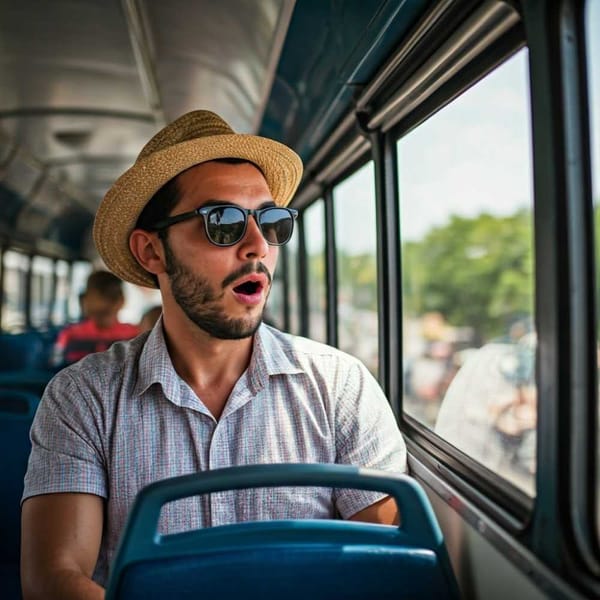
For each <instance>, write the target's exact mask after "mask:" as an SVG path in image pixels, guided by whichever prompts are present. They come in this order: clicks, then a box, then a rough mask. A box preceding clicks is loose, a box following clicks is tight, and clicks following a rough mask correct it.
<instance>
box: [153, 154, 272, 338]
mask: <svg viewBox="0 0 600 600" xmlns="http://www.w3.org/2000/svg"><path fill="white" fill-rule="evenodd" d="M177 183H178V187H179V191H180V196H181V197H180V200H179V202H178V204H177V206H176V207H175V209H174V210H173V211H172V212H171V215H177V214H180V213H184V212H187V211H191V210H193V209H195V208H198V207H200V206H205V205H207V204H212V203H214V202H215V201H218V202H219V203H224V204H233V205H237V206H240V207H242V208H254V209H256V208H261V207H263V206H265V205H269V204H272V198H271V193H270V191H269V188H268V186H267V183H266V181H265V179H264V177H263V175H262V174H261V172H260V171H259V170H258V169H257V168H256V167H254V166H252V165H250V164H247V163H243V164H226V163H217V162H209V163H204V164H201V165H198V166H196V167H193V168H191V169H189V170H188V171H186V172H184V173H182V174H181V175H180V176H179V177H178V179H177ZM202 219H203V218H202V217H197V218H193V219H190V220H188V221H184V222H181V223H177V224H176V225H173V226H171V227H170V228H169V230H168V234H167V239H166V240H165V241H164V248H165V260H166V270H167V276H168V279H169V286H170V291H171V294H172V296H173V298H174V300H175V302H176V303H177V304H178V305H179V306H180V308H181V309H182V310H183V312H184V313H185V314H186V316H187V317H188V318H189V319H190V320H191V321H192V322H193V323H195V324H196V325H197V326H198V327H199V328H201V329H203V330H204V331H206V332H207V333H209V334H210V335H212V336H213V337H216V338H219V339H241V338H246V337H249V336H251V335H252V334H253V333H254V332H255V331H256V329H257V328H258V326H259V325H260V323H261V320H262V314H263V310H264V307H265V303H266V300H267V297H268V295H269V291H270V286H271V277H272V274H273V271H274V269H275V265H276V262H277V256H278V248H277V247H276V246H269V245H268V244H267V242H266V241H265V239H264V237H263V236H262V234H261V232H260V229H259V227H258V224H257V223H256V221H255V219H254V218H253V217H249V218H248V224H247V228H246V232H245V234H244V236H243V238H242V239H241V240H240V241H239V242H238V243H237V244H235V245H233V246H227V247H219V246H215V245H214V244H212V243H211V242H210V241H209V240H208V238H207V236H206V231H205V228H204V223H203V220H202Z"/></svg>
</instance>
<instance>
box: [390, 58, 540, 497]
mask: <svg viewBox="0 0 600 600" xmlns="http://www.w3.org/2000/svg"><path fill="white" fill-rule="evenodd" d="M527 59H528V54H527V51H526V50H521V51H520V52H519V53H518V54H516V55H515V56H513V57H512V58H511V59H509V60H508V61H506V62H505V63H504V64H503V65H502V66H500V67H499V68H497V69H496V70H495V71H494V72H492V73H491V74H490V75H488V76H487V77H486V78H484V79H483V80H481V81H480V82H479V83H477V84H476V85H475V86H473V87H472V88H470V89H469V90H467V91H466V92H465V93H464V94H462V95H461V96H460V97H458V98H457V99H456V100H454V101H453V102H452V103H450V104H449V105H448V106H446V107H445V108H443V109H442V110H441V111H439V112H438V113H437V114H436V115H434V116H433V117H431V118H430V119H429V120H428V121H426V122H425V123H424V124H422V125H421V126H419V127H417V128H416V129H414V130H413V131H412V132H410V133H409V134H408V135H407V136H406V137H404V138H402V139H400V140H399V143H398V166H399V186H400V189H399V191H400V201H401V211H400V213H401V232H402V273H403V292H402V295H403V302H402V305H403V331H404V334H403V348H404V352H403V372H404V404H403V406H404V411H405V413H406V414H407V415H409V416H410V417H412V418H414V419H416V420H418V421H419V422H421V423H422V424H423V425H425V426H427V427H429V428H431V429H433V430H434V431H435V432H436V433H437V434H439V435H440V436H442V437H443V438H444V439H445V440H447V441H448V442H450V443H451V444H453V445H454V446H456V447H457V448H459V449H460V450H462V451H463V452H465V453H466V454H468V455H469V456H471V457H472V458H473V459H475V460H477V461H479V462H480V463H482V464H483V465H484V466H486V467H488V468H489V469H491V470H493V471H494V472H495V473H497V474H499V475H501V476H502V477H504V478H506V479H507V480H509V481H511V482H512V483H513V484H514V485H516V486H517V487H519V488H520V489H522V490H523V491H525V492H526V493H528V494H530V495H533V494H534V472H535V464H536V463H535V461H536V458H535V437H536V415H537V410H536V402H537V393H536V383H535V345H536V335H535V330H534V314H533V303H534V278H533V277H534V269H533V219H532V209H533V190H532V179H533V177H532V165H531V139H530V129H531V127H530V115H529V88H528V85H529V84H528V81H529V80H528V67H527Z"/></svg>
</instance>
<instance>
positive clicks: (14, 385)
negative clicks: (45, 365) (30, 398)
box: [0, 369, 56, 398]
mask: <svg viewBox="0 0 600 600" xmlns="http://www.w3.org/2000/svg"><path fill="white" fill-rule="evenodd" d="M55 374H56V372H55V371H53V370H50V369H21V370H20V371H11V372H8V371H0V388H3V389H7V390H8V389H11V390H21V391H24V392H29V393H31V394H33V395H35V396H38V397H40V398H41V397H42V396H43V394H44V390H45V389H46V386H47V385H48V382H49V381H50V380H51V379H52V377H54V375H55Z"/></svg>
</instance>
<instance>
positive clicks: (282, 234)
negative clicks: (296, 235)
mask: <svg viewBox="0 0 600 600" xmlns="http://www.w3.org/2000/svg"><path fill="white" fill-rule="evenodd" d="M260 230H261V231H262V234H263V236H264V238H265V240H267V243H269V244H271V245H274V246H279V245H281V244H285V243H286V242H287V241H289V239H290V238H291V237H292V232H293V231H294V219H293V218H292V215H291V214H290V213H289V212H288V211H287V210H285V208H276V207H274V208H267V209H266V210H265V211H263V212H262V213H261V214H260Z"/></svg>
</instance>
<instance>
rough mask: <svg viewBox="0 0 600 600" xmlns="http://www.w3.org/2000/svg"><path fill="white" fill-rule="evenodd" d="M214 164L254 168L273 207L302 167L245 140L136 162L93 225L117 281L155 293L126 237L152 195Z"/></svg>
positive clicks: (195, 145)
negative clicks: (235, 161)
mask: <svg viewBox="0 0 600 600" xmlns="http://www.w3.org/2000/svg"><path fill="white" fill-rule="evenodd" d="M218 158H239V159H243V160H247V161H249V162H252V163H254V164H255V165H256V166H257V167H258V168H259V169H260V170H261V171H262V173H263V175H264V177H265V179H266V181H267V185H268V186H269V189H270V190H271V194H272V196H273V200H274V202H275V204H277V205H278V206H286V205H287V204H289V202H290V200H291V199H292V197H293V195H294V193H295V191H296V189H297V188H298V185H299V184H300V179H301V178H302V161H301V160H300V157H299V156H298V155H297V154H296V153H295V152H293V151H292V150H290V149H289V148H288V147H287V146H284V145H283V144H280V143H279V142H276V141H274V140H271V139H268V138H263V137H260V136H255V135H249V134H237V133H234V134H227V135H215V136H210V137H204V138H197V139H192V140H188V141H185V142H181V143H179V144H175V145H173V146H170V147H168V148H165V149H164V150H159V151H157V152H155V153H153V154H150V155H149V156H147V157H145V158H142V159H140V160H138V161H137V162H136V163H135V164H134V165H133V166H132V167H131V168H130V169H129V170H127V171H126V172H125V173H124V174H123V175H121V177H119V179H117V181H116V182H115V183H114V185H113V186H112V187H111V188H110V190H109V191H108V192H107V193H106V195H105V196H104V199H103V200H102V203H101V204H100V207H99V208H98V212H97V213H96V218H95V221H94V231H93V235H94V242H95V244H96V248H97V250H98V252H99V254H100V256H101V257H102V259H103V260H104V263H105V264H106V266H107V267H108V268H109V269H110V270H111V271H112V272H113V273H114V274H115V275H117V276H118V277H120V278H121V279H124V280H125V281H129V282H131V283H135V284H136V285H141V286H145V287H152V288H155V287H156V283H155V281H154V279H153V277H152V276H151V275H150V274H149V273H148V272H147V271H146V270H145V269H144V268H143V267H142V266H141V265H140V264H139V263H138V262H137V260H136V259H135V257H134V256H133V254H131V251H130V249H129V236H130V234H131V232H132V231H133V229H134V228H135V224H136V222H137V220H138V217H139V216H140V213H141V212H142V210H143V209H144V207H145V206H146V204H147V203H148V201H149V200H150V199H151V198H152V196H154V194H155V193H156V192H157V191H158V190H159V189H160V188H161V187H162V186H163V185H164V184H165V183H167V182H168V181H169V180H171V179H173V177H175V176H176V175H178V174H179V173H182V172H183V171H185V170H186V169H189V168H190V167H193V166H195V165H199V164H201V163H204V162H208V161H211V160H215V159H218Z"/></svg>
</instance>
